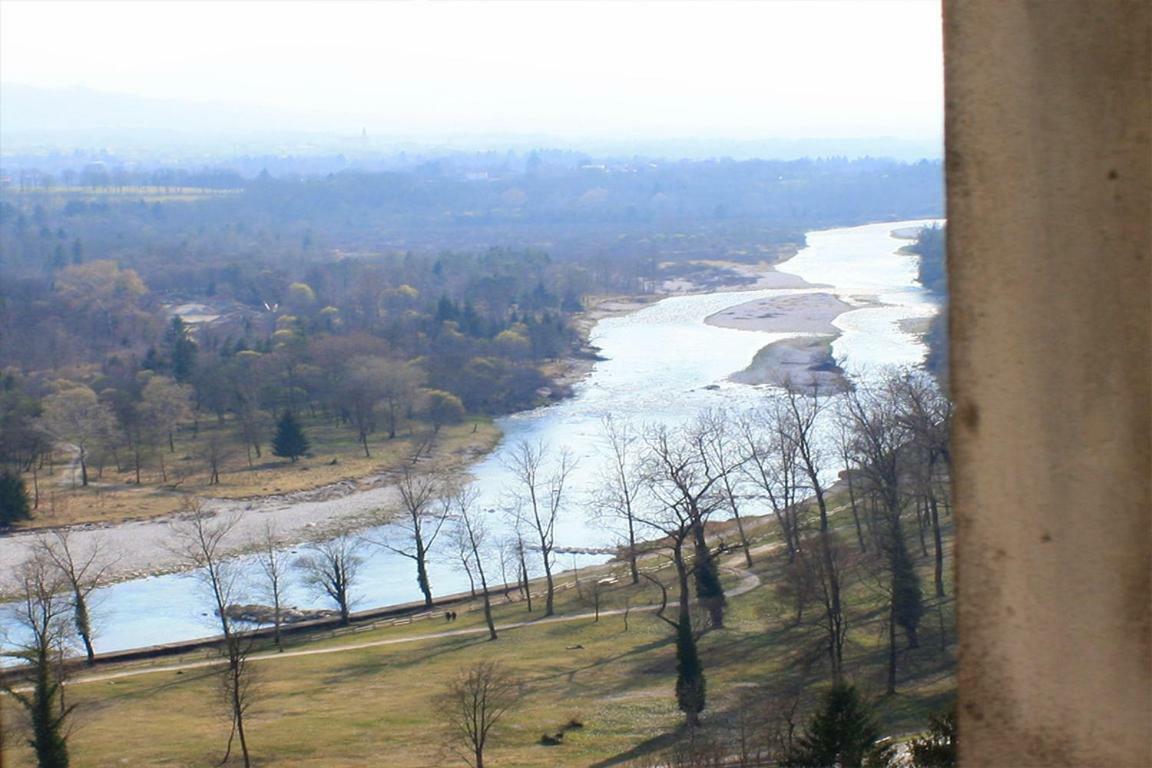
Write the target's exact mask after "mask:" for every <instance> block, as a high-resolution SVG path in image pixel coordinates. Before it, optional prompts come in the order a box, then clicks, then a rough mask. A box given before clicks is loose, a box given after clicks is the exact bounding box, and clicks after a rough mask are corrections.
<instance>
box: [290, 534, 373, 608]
mask: <svg viewBox="0 0 1152 768" xmlns="http://www.w3.org/2000/svg"><path fill="white" fill-rule="evenodd" d="M363 548H364V540H363V539H361V538H360V537H358V536H356V535H354V534H353V533H352V532H350V531H342V532H340V533H339V534H338V535H336V536H335V537H333V538H330V539H324V540H322V541H316V542H313V543H312V544H309V545H308V550H309V554H307V555H305V556H304V557H302V558H301V559H300V561H299V562H298V565H299V567H300V568H301V570H302V571H303V573H304V581H305V583H306V584H307V585H308V586H309V587H311V588H312V590H313V591H315V592H317V593H318V594H320V595H324V596H326V597H328V598H330V599H331V600H332V601H333V602H335V603H336V606H337V607H338V608H339V609H340V621H341V623H343V624H344V625H347V624H349V623H350V622H351V620H352V617H351V606H352V602H353V599H352V586H353V585H354V584H355V583H356V578H357V576H359V574H360V567H361V566H362V565H363V564H364V558H363V556H362V555H361V550H362V549H363Z"/></svg>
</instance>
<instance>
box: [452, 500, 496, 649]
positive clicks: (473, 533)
mask: <svg viewBox="0 0 1152 768" xmlns="http://www.w3.org/2000/svg"><path fill="white" fill-rule="evenodd" d="M477 495H478V494H477V492H476V490H475V489H474V488H461V489H460V490H458V491H456V492H455V493H454V494H452V497H451V505H452V518H453V519H454V520H455V521H456V525H457V526H458V535H459V537H460V538H461V539H462V541H463V542H465V543H466V544H467V546H468V549H470V550H471V552H472V565H473V567H474V568H475V569H476V573H477V575H479V576H480V593H481V596H482V599H483V601H484V621H485V623H487V624H488V639H489V640H495V639H496V638H497V635H496V624H495V622H494V621H493V619H492V598H491V595H490V594H489V593H488V577H487V576H486V575H485V574H484V556H485V555H486V554H487V553H486V545H487V538H488V528H487V522H486V521H485V519H484V518H483V517H482V515H483V512H481V511H480V510H478V509H476V497H477Z"/></svg>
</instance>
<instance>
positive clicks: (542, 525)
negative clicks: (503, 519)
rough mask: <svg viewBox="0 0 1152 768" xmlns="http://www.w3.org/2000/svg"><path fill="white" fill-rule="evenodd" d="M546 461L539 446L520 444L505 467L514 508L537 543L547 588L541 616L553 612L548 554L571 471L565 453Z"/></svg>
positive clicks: (569, 456)
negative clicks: (511, 479) (514, 488)
mask: <svg viewBox="0 0 1152 768" xmlns="http://www.w3.org/2000/svg"><path fill="white" fill-rule="evenodd" d="M549 458H550V457H549V452H548V449H547V448H546V447H545V446H544V444H543V443H537V444H536V445H532V444H531V443H529V442H527V441H521V442H520V443H518V444H517V445H516V446H514V447H513V449H512V451H511V454H510V456H509V459H508V465H507V466H508V469H510V470H511V471H512V473H513V475H514V476H515V478H516V481H517V483H518V485H519V488H518V492H519V495H520V497H521V498H520V501H521V504H520V505H519V506H518V508H519V509H522V510H523V512H524V520H525V522H526V523H527V525H528V527H529V528H530V529H531V530H532V532H533V533H534V534H535V538H536V540H537V541H538V542H539V546H540V558H541V560H542V561H543V563H544V579H545V581H546V582H547V585H548V586H547V589H548V591H547V593H546V595H545V601H544V615H545V616H551V615H553V614H554V613H555V612H556V611H555V596H556V584H555V582H554V580H553V577H552V565H553V557H552V552H553V550H554V549H555V548H556V522H557V520H558V519H559V518H560V513H561V511H562V510H563V508H564V502H565V497H564V490H565V485H566V484H567V482H568V477H569V475H570V474H571V473H572V470H573V469H574V468H575V460H574V459H573V458H572V454H571V453H570V452H569V451H568V450H567V449H564V450H561V451H560V452H559V453H558V454H557V456H556V458H555V459H554V460H552V461H549Z"/></svg>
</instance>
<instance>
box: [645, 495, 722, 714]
mask: <svg viewBox="0 0 1152 768" xmlns="http://www.w3.org/2000/svg"><path fill="white" fill-rule="evenodd" d="M637 519H638V520H639V521H640V522H641V523H642V524H643V525H644V526H645V527H647V528H649V529H651V530H652V531H653V532H654V533H656V534H657V535H658V536H659V539H658V542H657V546H659V547H661V548H663V549H665V550H666V551H667V554H666V556H667V557H668V559H669V560H670V561H671V564H672V567H673V571H674V574H675V579H676V582H675V586H676V615H675V618H673V617H670V616H668V615H667V610H668V586H667V585H666V584H665V583H664V582H663V581H661V580H660V579H658V578H657V577H656V576H653V575H652V574H649V573H646V574H644V576H645V578H647V579H648V580H649V581H651V582H652V583H653V584H655V585H656V586H658V587H659V588H660V593H661V603H660V608H659V609H658V610H657V611H656V616H657V617H659V618H660V620H661V621H663V622H664V623H666V624H667V625H668V626H670V627H671V628H672V630H673V632H674V633H675V636H676V703H677V706H679V708H680V711H682V712H683V713H684V716H685V718H686V721H687V724H688V726H689V727H690V728H695V727H696V726H697V725H698V724H699V722H700V713H701V712H702V711H703V710H704V706H705V703H706V693H705V677H704V670H703V667H702V666H701V664H700V657H699V653H698V651H697V640H698V639H699V634H700V633H699V632H698V631H697V630H696V628H695V627H694V625H693V620H692V603H691V588H690V581H691V578H692V572H693V570H694V569H695V568H697V567H699V562H695V563H694V562H693V561H692V559H690V557H689V553H687V552H685V546H686V544H687V543H688V542H690V541H691V539H692V536H693V530H694V528H695V522H694V520H693V516H692V514H691V512H689V510H688V507H687V505H686V504H685V503H683V502H682V501H681V500H680V499H677V498H675V497H670V498H668V500H667V501H666V502H665V503H661V504H660V505H658V506H656V507H654V508H652V509H650V510H647V511H645V512H643V513H642V514H641V515H640V516H639V517H638V518H637Z"/></svg>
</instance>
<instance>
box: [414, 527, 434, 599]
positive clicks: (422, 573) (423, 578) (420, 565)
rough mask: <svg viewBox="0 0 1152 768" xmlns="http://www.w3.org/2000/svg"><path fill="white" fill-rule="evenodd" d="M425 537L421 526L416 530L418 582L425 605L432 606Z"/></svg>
mask: <svg viewBox="0 0 1152 768" xmlns="http://www.w3.org/2000/svg"><path fill="white" fill-rule="evenodd" d="M425 557H426V553H425V552H424V539H423V538H421V536H420V533H419V528H417V532H416V583H417V584H419V585H420V592H421V593H423V595H424V607H425V608H431V607H432V585H431V584H430V583H429V581H428V565H427V564H426V563H425V562H424V559H425Z"/></svg>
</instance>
